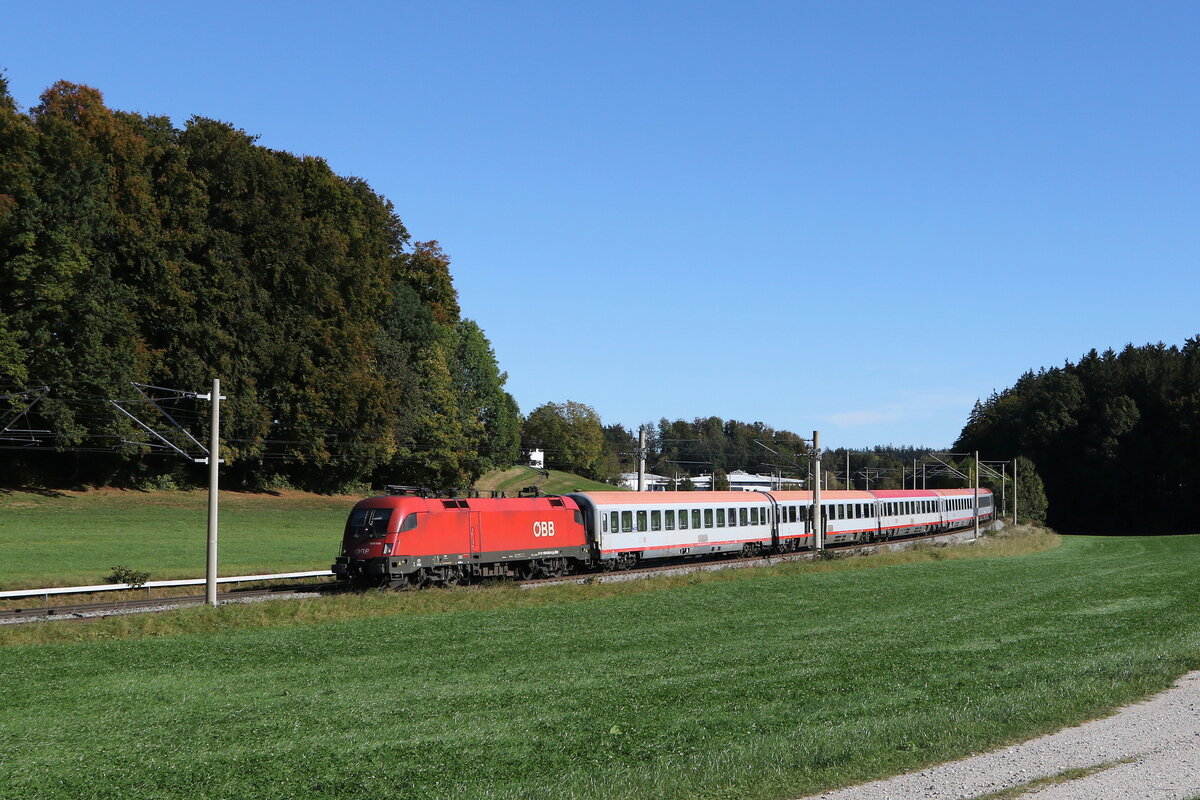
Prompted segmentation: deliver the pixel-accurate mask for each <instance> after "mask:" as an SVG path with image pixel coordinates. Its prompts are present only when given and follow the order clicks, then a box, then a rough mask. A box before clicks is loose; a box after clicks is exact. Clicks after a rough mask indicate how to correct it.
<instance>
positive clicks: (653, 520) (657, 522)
mask: <svg viewBox="0 0 1200 800" xmlns="http://www.w3.org/2000/svg"><path fill="white" fill-rule="evenodd" d="M650 530H652V531H661V530H662V512H661V511H651V512H650Z"/></svg>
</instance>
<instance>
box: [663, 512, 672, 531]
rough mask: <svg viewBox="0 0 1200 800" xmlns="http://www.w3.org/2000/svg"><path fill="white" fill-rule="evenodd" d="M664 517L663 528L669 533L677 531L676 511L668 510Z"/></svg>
mask: <svg viewBox="0 0 1200 800" xmlns="http://www.w3.org/2000/svg"><path fill="white" fill-rule="evenodd" d="M663 517H664V519H663V527H664V528H666V529H667V530H669V531H673V530H675V509H673V508H672V509H668V510H667V512H666V513H665V514H663Z"/></svg>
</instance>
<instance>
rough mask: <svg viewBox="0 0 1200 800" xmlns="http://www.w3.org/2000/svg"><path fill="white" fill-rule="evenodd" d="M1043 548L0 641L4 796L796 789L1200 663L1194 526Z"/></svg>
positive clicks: (972, 741)
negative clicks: (1180, 532)
mask: <svg viewBox="0 0 1200 800" xmlns="http://www.w3.org/2000/svg"><path fill="white" fill-rule="evenodd" d="M1018 549H1019V548H1018ZM1035 549H1040V550H1041V552H1031V553H1027V554H1024V555H1008V556H1003V557H1001V556H995V557H988V556H989V555H990V552H997V553H998V552H1006V551H1005V550H1004V549H1003V548H997V549H996V550H994V551H989V550H988V549H986V548H984V549H982V550H980V551H978V552H977V553H975V556H976V557H970V558H959V557H956V556H955V554H954V553H952V552H950V551H947V550H930V551H928V552H925V553H923V554H917V555H915V556H909V555H906V556H903V557H899V556H898V557H896V559H895V560H892V561H889V557H886V556H885V557H881V558H878V559H876V558H855V559H844V560H839V561H833V562H828V563H814V564H806V565H782V566H777V567H773V568H770V569H767V570H738V571H728V572H725V573H721V574H719V575H709V576H689V577H686V578H673V579H660V580H654V581H647V582H642V583H640V584H639V585H636V586H612V585H582V586H572V587H561V588H554V589H543V590H538V591H534V592H529V591H525V592H522V591H519V590H517V589H515V588H513V587H503V586H502V587H495V588H487V587H484V588H474V589H462V590H453V591H432V592H417V593H408V594H405V595H380V594H374V593H373V594H368V595H364V596H361V597H340V598H334V599H333V600H332V601H331V600H329V599H323V600H306V601H280V602H274V603H268V604H257V605H256V606H254V607H236V608H235V607H222V608H220V609H205V608H198V609H192V610H189V611H186V612H179V616H178V617H176V618H175V620H176V621H175V622H168V621H166V620H167V617H159V618H156V619H157V620H158V621H146V622H136V621H130V620H125V621H108V622H106V623H99V624H96V625H81V626H78V627H75V628H72V629H68V628H56V629H54V630H55V631H58V633H56V634H53V635H52V636H48V637H47V640H48V639H49V638H55V637H57V638H60V639H62V641H61V642H59V643H52V644H20V642H22V641H37V640H38V639H37V634H36V632H35V631H34V630H33V629H25V632H23V633H22V632H19V631H13V632H11V633H10V632H8V631H0V643H4V644H6V646H3V647H0V672H2V673H3V675H4V677H5V680H4V681H3V683H2V684H0V736H2V737H3V739H4V741H6V742H7V743H8V744H7V745H6V750H5V752H4V754H3V755H2V756H0V773H3V776H4V780H3V781H0V797H5V798H8V797H11V798H18V797H19V798H76V797H86V796H115V795H119V796H121V797H128V798H163V797H189V798H192V797H212V798H217V797H238V798H282V797H316V798H323V797H329V798H358V797H362V798H366V797H373V798H374V797H452V798H457V797H461V798H468V797H470V798H474V797H498V798H534V797H538V798H541V797H554V798H593V797H596V798H599V797H603V798H645V797H650V798H685V797H686V798H693V797H703V798H785V797H798V796H802V795H804V794H806V793H809V792H814V791H817V790H820V789H822V788H826V787H830V786H836V785H844V784H848V783H852V782H857V781H861V780H866V779H869V778H873V777H880V776H884V775H890V774H894V773H896V772H899V771H901V770H904V769H911V768H915V767H918V766H920V765H923V764H929V763H931V762H936V761H941V760H945V759H949V758H953V757H956V756H960V755H965V754H967V753H970V752H974V751H978V750H980V749H983V748H988V747H993V746H996V745H999V744H1002V743H1005V742H1009V741H1012V740H1015V739H1022V738H1026V737H1029V736H1032V735H1034V734H1037V733H1040V732H1043V731H1047V730H1051V729H1054V728H1058V727H1061V726H1062V725H1065V724H1069V723H1072V722H1076V721H1079V720H1082V719H1086V718H1089V717H1093V716H1096V715H1099V714H1103V713H1104V712H1106V711H1107V710H1109V709H1111V708H1112V707H1114V706H1115V705H1117V704H1120V703H1123V702H1126V701H1129V700H1132V699H1134V698H1137V697H1140V696H1143V695H1145V694H1147V693H1150V692H1153V691H1155V690H1157V689H1160V688H1163V687H1165V686H1167V685H1169V683H1170V682H1171V681H1172V679H1173V678H1175V677H1176V676H1178V675H1179V674H1181V673H1183V672H1185V671H1187V670H1189V669H1193V668H1196V667H1198V666H1200V624H1198V623H1197V618H1198V617H1197V612H1198V611H1200V599H1198V597H1197V593H1196V591H1195V590H1194V588H1193V587H1194V585H1195V582H1196V580H1197V578H1198V577H1200V575H1198V573H1200V538H1198V537H1136V538H1134V537H1130V538H1100V537H1071V538H1067V539H1065V540H1064V541H1063V544H1062V546H1060V547H1057V548H1053V549H1045V545H1044V542H1043V543H1042V544H1040V545H1038V546H1037V547H1036V548H1035ZM1007 552H1012V550H1011V548H1010V550H1008V551H1007ZM981 556H982V557H981ZM326 603H330V605H325V604H326ZM268 608H269V609H270V610H267V609H268ZM56 624H61V623H56Z"/></svg>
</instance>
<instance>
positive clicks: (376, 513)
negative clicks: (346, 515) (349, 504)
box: [349, 508, 392, 538]
mask: <svg viewBox="0 0 1200 800" xmlns="http://www.w3.org/2000/svg"><path fill="white" fill-rule="evenodd" d="M391 519H392V509H390V508H356V509H354V510H353V511H351V512H350V524H349V528H350V533H351V535H353V536H355V537H357V538H363V537H371V538H376V537H379V536H386V535H387V531H388V522H390V521H391Z"/></svg>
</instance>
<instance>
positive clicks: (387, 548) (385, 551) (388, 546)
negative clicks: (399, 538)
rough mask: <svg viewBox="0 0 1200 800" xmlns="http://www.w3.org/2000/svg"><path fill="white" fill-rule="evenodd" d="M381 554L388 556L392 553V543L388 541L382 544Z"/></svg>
mask: <svg viewBox="0 0 1200 800" xmlns="http://www.w3.org/2000/svg"><path fill="white" fill-rule="evenodd" d="M383 554H384V555H385V556H390V555H391V554H392V543H391V542H388V543H387V544H385V545H384V546H383Z"/></svg>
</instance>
